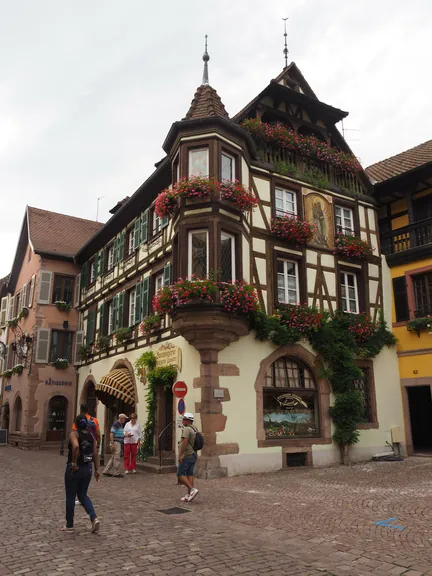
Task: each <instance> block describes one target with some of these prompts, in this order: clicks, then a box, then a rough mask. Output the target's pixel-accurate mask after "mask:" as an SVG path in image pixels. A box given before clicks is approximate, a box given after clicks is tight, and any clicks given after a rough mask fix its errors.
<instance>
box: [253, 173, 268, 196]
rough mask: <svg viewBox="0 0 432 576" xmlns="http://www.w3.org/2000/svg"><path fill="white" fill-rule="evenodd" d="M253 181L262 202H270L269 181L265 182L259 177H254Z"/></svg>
mask: <svg viewBox="0 0 432 576" xmlns="http://www.w3.org/2000/svg"><path fill="white" fill-rule="evenodd" d="M253 181H254V184H255V186H256V189H257V190H258V194H259V197H260V198H261V200H265V201H267V202H270V200H271V198H270V182H269V181H268V180H264V179H263V178H259V177H257V176H253Z"/></svg>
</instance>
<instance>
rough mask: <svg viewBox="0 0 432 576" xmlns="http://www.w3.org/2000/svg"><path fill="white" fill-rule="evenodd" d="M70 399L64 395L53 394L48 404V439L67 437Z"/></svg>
mask: <svg viewBox="0 0 432 576" xmlns="http://www.w3.org/2000/svg"><path fill="white" fill-rule="evenodd" d="M67 409H68V401H67V398H65V397H64V396H53V397H52V398H51V400H50V401H49V405H48V427H47V441H56V440H62V439H64V437H65V430H66V418H67Z"/></svg>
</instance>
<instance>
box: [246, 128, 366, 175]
mask: <svg viewBox="0 0 432 576" xmlns="http://www.w3.org/2000/svg"><path fill="white" fill-rule="evenodd" d="M241 126H242V128H244V130H246V131H247V132H249V134H251V135H252V136H253V137H254V138H255V139H256V140H258V141H262V142H268V143H270V144H275V145H276V146H279V147H280V148H284V149H287V150H291V151H293V152H296V153H298V154H299V155H300V156H302V157H303V158H312V159H314V160H319V161H322V162H326V163H327V164H330V165H332V166H333V167H334V168H335V169H336V170H339V171H340V172H343V173H347V174H355V173H356V172H358V171H359V170H360V164H359V162H358V160H357V159H356V158H355V156H353V155H352V154H347V153H346V152H342V151H341V150H337V149H336V148H332V147H331V146H329V145H328V144H326V143H325V142H322V141H321V140H318V138H315V137H314V136H303V135H302V134H297V133H296V132H294V130H291V129H290V128H288V127H287V126H285V125H284V124H281V123H280V122H276V123H274V124H267V123H266V122H261V120H259V119H258V118H248V119H246V120H244V121H243V122H242V124H241Z"/></svg>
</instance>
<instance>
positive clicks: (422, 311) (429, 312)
mask: <svg viewBox="0 0 432 576" xmlns="http://www.w3.org/2000/svg"><path fill="white" fill-rule="evenodd" d="M414 316H415V317H416V318H427V317H428V316H432V307H422V308H419V309H418V310H414Z"/></svg>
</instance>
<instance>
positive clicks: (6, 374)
mask: <svg viewBox="0 0 432 576" xmlns="http://www.w3.org/2000/svg"><path fill="white" fill-rule="evenodd" d="M12 374H13V372H12V370H5V371H4V372H2V373H1V374H0V376H3V377H4V378H10V377H11V376H12Z"/></svg>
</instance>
